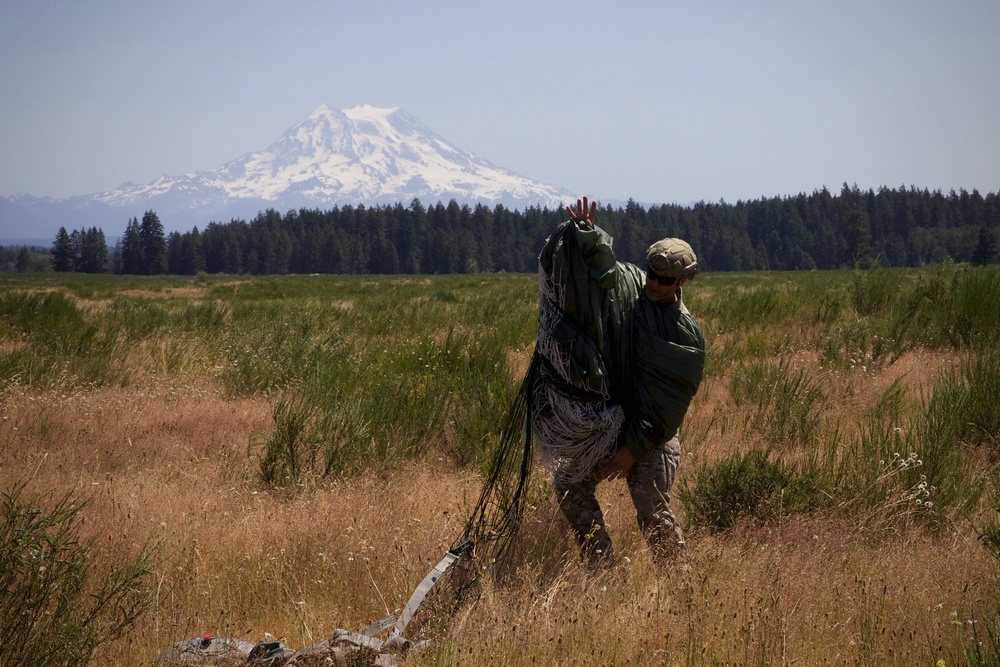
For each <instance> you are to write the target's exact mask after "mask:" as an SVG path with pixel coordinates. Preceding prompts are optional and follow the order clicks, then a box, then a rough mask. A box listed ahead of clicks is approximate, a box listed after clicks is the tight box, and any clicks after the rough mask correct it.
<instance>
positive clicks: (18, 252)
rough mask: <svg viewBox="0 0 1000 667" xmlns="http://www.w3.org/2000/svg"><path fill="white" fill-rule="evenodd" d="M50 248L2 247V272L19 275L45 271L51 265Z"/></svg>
mask: <svg viewBox="0 0 1000 667" xmlns="http://www.w3.org/2000/svg"><path fill="white" fill-rule="evenodd" d="M49 258H50V253H49V249H48V248H42V247H39V246H33V245H22V246H2V245H0V271H6V272H13V271H17V272H18V273H27V272H37V271H44V270H45V269H47V268H49V266H50V265H51V261H50V259H49Z"/></svg>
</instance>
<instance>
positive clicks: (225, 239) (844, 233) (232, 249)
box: [54, 184, 1000, 274]
mask: <svg viewBox="0 0 1000 667" xmlns="http://www.w3.org/2000/svg"><path fill="white" fill-rule="evenodd" d="M150 216H151V217H152V218H153V219H152V220H149V218H150ZM566 217H567V216H566V213H565V211H563V210H549V209H547V208H528V209H526V210H524V211H517V210H515V211H510V210H507V209H506V208H504V207H502V206H496V207H494V208H490V207H487V206H484V205H477V206H475V207H469V206H464V205H459V204H457V203H455V202H454V201H452V202H450V203H448V204H442V203H440V202H439V203H438V204H436V205H433V206H430V207H425V206H424V205H423V204H421V203H420V201H419V200H414V201H413V202H411V203H410V205H409V206H404V205H403V204H396V205H387V206H375V207H365V206H343V207H335V208H333V209H330V210H326V211H321V210H310V209H299V210H291V211H288V212H287V213H285V214H281V213H279V212H277V211H274V210H268V211H263V212H261V213H259V214H258V215H257V216H256V217H255V218H254V219H252V220H250V221H249V222H248V221H245V220H233V221H230V222H227V223H221V222H212V223H210V224H208V225H207V226H206V227H205V229H204V230H202V231H199V230H198V229H197V228H195V229H193V230H191V231H190V232H185V233H180V232H172V233H170V234H169V235H168V236H166V238H165V239H162V241H161V238H162V237H161V236H160V235H161V234H162V231H161V230H162V226H161V225H159V221H158V219H156V216H155V213H153V212H151V211H150V212H147V214H146V216H144V217H143V223H142V225H139V223H138V221H137V220H133V221H130V230H129V231H126V235H125V236H124V237H123V239H122V240H121V241H119V243H118V245H117V246H116V247H115V248H114V249H112V251H111V260H110V261H109V262H107V263H106V264H105V265H106V266H108V267H109V268H110V269H111V270H112V271H114V272H116V273H173V274H195V273H198V272H199V271H205V272H208V273H230V274H240V273H250V274H285V273H299V274H303V273H345V274H396V273H418V274H434V273H478V272H483V271H507V272H533V271H535V270H536V258H537V256H538V252H539V250H540V248H541V246H542V244H543V243H544V240H545V238H546V237H547V236H548V235H549V234H550V233H551V232H552V230H553V229H554V228H555V227H556V225H558V224H559V223H560V222H562V221H564V220H565V219H566ZM147 223H148V224H147ZM597 224H598V225H599V226H600V227H602V228H604V229H605V230H606V231H608V232H609V233H610V234H611V235H612V236H613V237H614V239H615V250H616V253H617V255H618V258H619V259H620V260H623V261H631V262H636V263H639V262H641V261H642V258H643V257H644V254H645V250H646V247H647V246H648V245H649V244H650V243H651V242H652V241H654V240H656V239H659V238H663V237H666V236H676V237H680V238H683V239H685V240H687V241H689V242H690V243H691V245H692V247H693V248H694V249H695V252H696V253H697V254H698V259H699V264H700V266H701V268H702V269H703V270H704V271H760V270H771V271H783V270H809V269H835V268H843V267H853V266H858V265H861V266H865V265H870V264H872V263H878V264H879V265H881V266H920V265H925V264H933V263H937V262H940V261H945V260H951V261H955V262H972V263H974V264H988V263H992V262H994V261H996V258H997V242H996V234H997V233H998V232H1000V196H998V194H996V193H990V194H987V195H986V196H982V195H981V194H980V193H979V192H978V191H976V190H973V191H972V192H967V191H966V190H964V189H963V190H960V191H959V192H955V191H951V192H949V193H948V194H944V193H942V192H941V191H934V192H930V191H928V190H926V189H924V190H920V189H917V188H915V187H910V188H905V187H900V188H899V189H889V188H884V187H883V188H880V189H879V190H877V191H873V190H867V191H862V190H859V189H858V187H857V186H854V187H850V186H848V185H846V184H845V185H844V186H843V188H842V189H841V191H840V193H839V194H833V193H831V192H830V191H829V190H828V189H826V188H823V189H822V190H818V191H815V192H813V193H812V194H809V195H807V194H799V195H797V196H793V197H773V198H769V199H760V200H754V201H745V202H744V201H738V202H736V203H735V204H731V203H726V202H724V201H720V202H718V203H705V202H701V203H698V204H695V205H693V206H680V205H662V206H650V207H649V208H644V207H643V206H641V205H639V204H637V203H636V202H634V201H632V200H629V202H628V204H627V205H626V206H624V207H619V208H612V207H610V206H604V207H603V208H599V210H598V212H597ZM96 231H97V230H90V233H91V235H93V233H94V232H96ZM61 232H62V233H63V234H65V231H64V230H61ZM79 236H80V237H81V238H86V236H87V232H86V230H84V232H82V233H80V234H79ZM130 237H131V239H132V240H131V241H130ZM158 237H159V238H158ZM140 239H141V240H142V241H141V243H140V242H139V240H140ZM57 241H58V239H57ZM164 241H165V243H164ZM123 243H124V244H125V247H123ZM136 244H138V246H140V247H137V246H136ZM149 244H152V245H153V246H155V253H153V254H151V255H150V259H148V261H147V260H145V259H143V252H142V247H145V246H146V245H149ZM56 245H57V244H54V248H55V246H56ZM63 245H65V244H63ZM63 250H64V251H65V248H63ZM164 254H165V256H166V257H165V261H164ZM122 258H124V259H125V261H123V260H122ZM72 264H73V263H72V262H70V263H69V264H67V263H66V262H63V263H62V266H63V267H65V266H68V265H70V266H71V265H72ZM91 264H93V263H91ZM97 265H98V266H100V265H101V263H100V262H97ZM63 270H67V269H65V268H63ZM70 270H72V269H70Z"/></svg>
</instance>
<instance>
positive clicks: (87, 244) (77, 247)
mask: <svg viewBox="0 0 1000 667" xmlns="http://www.w3.org/2000/svg"><path fill="white" fill-rule="evenodd" d="M52 268H53V269H54V270H55V271H64V272H77V273H107V270H108V243H107V240H106V239H105V238H104V232H103V231H102V230H100V229H98V228H97V227H91V228H90V229H80V230H73V232H72V233H67V232H66V228H65V227H60V228H59V232H58V233H57V234H56V240H55V242H54V243H53V244H52Z"/></svg>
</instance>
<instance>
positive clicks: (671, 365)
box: [534, 198, 705, 565]
mask: <svg viewBox="0 0 1000 667" xmlns="http://www.w3.org/2000/svg"><path fill="white" fill-rule="evenodd" d="M566 210H567V212H568V213H569V216H570V220H569V221H568V222H567V223H564V224H563V225H560V227H559V228H558V229H557V230H556V232H555V233H554V234H553V235H552V236H551V237H550V238H549V240H548V241H547V242H546V246H545V248H544V249H543V251H542V253H541V255H540V256H539V271H540V286H541V290H540V292H541V295H540V298H539V342H538V345H537V350H538V354H539V357H540V359H541V368H542V372H541V374H540V377H541V380H540V381H539V382H538V383H537V386H536V391H535V394H534V396H535V403H534V419H535V425H534V430H535V436H536V440H537V441H538V448H539V452H540V455H541V459H542V462H543V463H544V464H545V465H546V467H547V468H549V470H550V471H551V472H552V475H553V484H554V486H555V490H556V493H557V495H558V498H559V501H560V505H559V506H560V509H561V510H562V512H563V514H564V515H565V516H566V518H567V519H568V520H569V523H570V525H571V526H572V528H573V531H574V533H575V534H576V537H577V539H578V541H579V543H580V547H581V550H582V553H583V555H584V556H585V557H586V558H587V559H588V561H589V562H590V563H591V564H607V563H609V562H611V557H612V543H611V539H610V537H609V536H608V533H607V530H606V527H605V523H604V516H603V513H602V511H601V507H600V505H599V503H598V502H597V498H596V495H595V491H596V488H597V485H598V483H599V482H601V481H603V480H610V479H616V478H619V477H625V479H626V481H627V483H628V488H629V493H630V494H631V497H632V502H633V504H634V505H635V509H636V516H637V520H638V523H639V526H640V528H641V529H642V531H643V535H644V536H645V538H646V540H647V542H648V544H649V545H650V548H651V549H652V552H653V555H654V558H655V559H656V561H657V563H658V564H659V565H665V564H667V563H669V562H670V561H671V560H672V559H673V558H674V557H675V556H676V555H677V554H678V553H679V552H680V551H682V550H683V548H684V537H683V533H682V532H681V529H680V526H679V525H678V522H677V520H676V518H675V516H674V514H673V511H672V510H671V508H670V490H671V487H672V486H673V482H674V478H675V476H676V472H677V466H678V463H679V461H680V442H679V440H678V438H677V432H678V430H679V428H680V426H681V422H682V421H683V419H684V415H685V414H686V412H687V409H688V406H689V405H690V402H691V399H692V398H693V396H694V394H695V392H696V391H697V389H698V386H699V384H700V383H701V378H702V372H703V368H704V354H705V353H704V349H705V344H704V339H703V338H702V334H701V329H700V328H699V326H698V324H697V322H695V320H694V319H693V318H692V317H691V314H690V312H688V309H687V307H686V306H685V305H684V302H683V285H684V284H685V283H686V282H687V281H688V280H690V279H691V278H693V277H694V275H695V274H696V273H697V270H698V262H697V258H696V256H695V254H694V251H693V250H692V249H691V246H690V245H688V244H687V243H686V242H684V241H682V240H680V239H674V238H667V239H663V240H661V241H657V242H656V243H654V244H653V245H651V246H650V247H649V249H648V250H647V252H646V268H645V270H643V269H641V268H639V267H637V266H635V265H633V264H628V263H622V262H618V261H617V260H616V259H615V257H614V253H613V251H612V249H611V244H612V239H611V237H610V236H608V235H607V234H606V233H605V232H604V231H603V230H601V229H600V228H599V227H595V225H594V214H595V212H596V204H593V205H590V206H588V201H587V198H583V200H582V202H581V201H579V200H578V201H577V207H576V209H575V210H574V209H572V208H570V207H567V208H566Z"/></svg>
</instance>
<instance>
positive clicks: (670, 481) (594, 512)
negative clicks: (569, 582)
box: [556, 436, 684, 566]
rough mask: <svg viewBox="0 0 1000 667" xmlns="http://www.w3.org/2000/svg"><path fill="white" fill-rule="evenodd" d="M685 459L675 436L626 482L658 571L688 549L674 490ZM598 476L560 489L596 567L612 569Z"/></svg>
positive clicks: (579, 538) (561, 500)
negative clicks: (672, 499)
mask: <svg viewBox="0 0 1000 667" xmlns="http://www.w3.org/2000/svg"><path fill="white" fill-rule="evenodd" d="M680 459H681V443H680V441H679V440H678V439H677V436H674V437H673V438H671V439H670V440H667V441H666V442H662V443H660V444H659V445H657V446H656V447H654V448H653V449H652V450H651V451H650V452H649V453H648V455H647V456H645V457H643V458H642V459H640V460H637V461H636V462H635V465H633V466H632V468H631V470H629V471H628V475H627V476H626V478H625V479H626V481H627V483H628V490H629V493H630V494H631V496H632V504H633V505H635V511H636V520H637V521H638V523H639V528H640V529H641V530H642V533H643V536H644V537H645V538H646V542H647V543H648V544H649V547H650V549H651V550H652V552H653V558H654V560H655V561H656V563H657V565H661V566H663V565H666V564H668V563H669V562H670V561H671V560H672V559H674V558H676V556H677V555H678V554H679V553H680V552H682V551H683V549H684V534H683V533H682V532H681V528H680V525H679V523H678V521H677V519H676V517H674V512H673V510H672V509H671V508H670V489H671V487H673V485H674V478H675V477H676V475H677V465H678V463H680ZM598 482H600V477H599V476H598V474H597V472H596V471H595V473H594V474H593V475H591V476H590V477H589V478H587V479H585V480H584V481H582V482H580V483H578V484H568V485H566V484H559V483H558V482H557V483H556V494H557V497H558V498H559V509H560V510H562V513H563V515H564V516H565V517H566V519H567V520H568V521H569V524H570V526H571V527H572V528H573V532H574V533H575V534H576V537H577V541H578V542H579V544H580V550H581V552H582V553H583V555H584V556H585V557H586V558H587V560H588V562H589V563H591V564H592V565H600V564H602V563H609V562H610V560H611V558H612V557H613V554H614V547H613V546H612V543H611V537H610V536H609V535H608V532H607V529H606V528H605V523H604V513H603V512H602V511H601V506H600V504H599V503H598V502H597V497H596V495H595V490H596V489H597V484H598Z"/></svg>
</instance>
